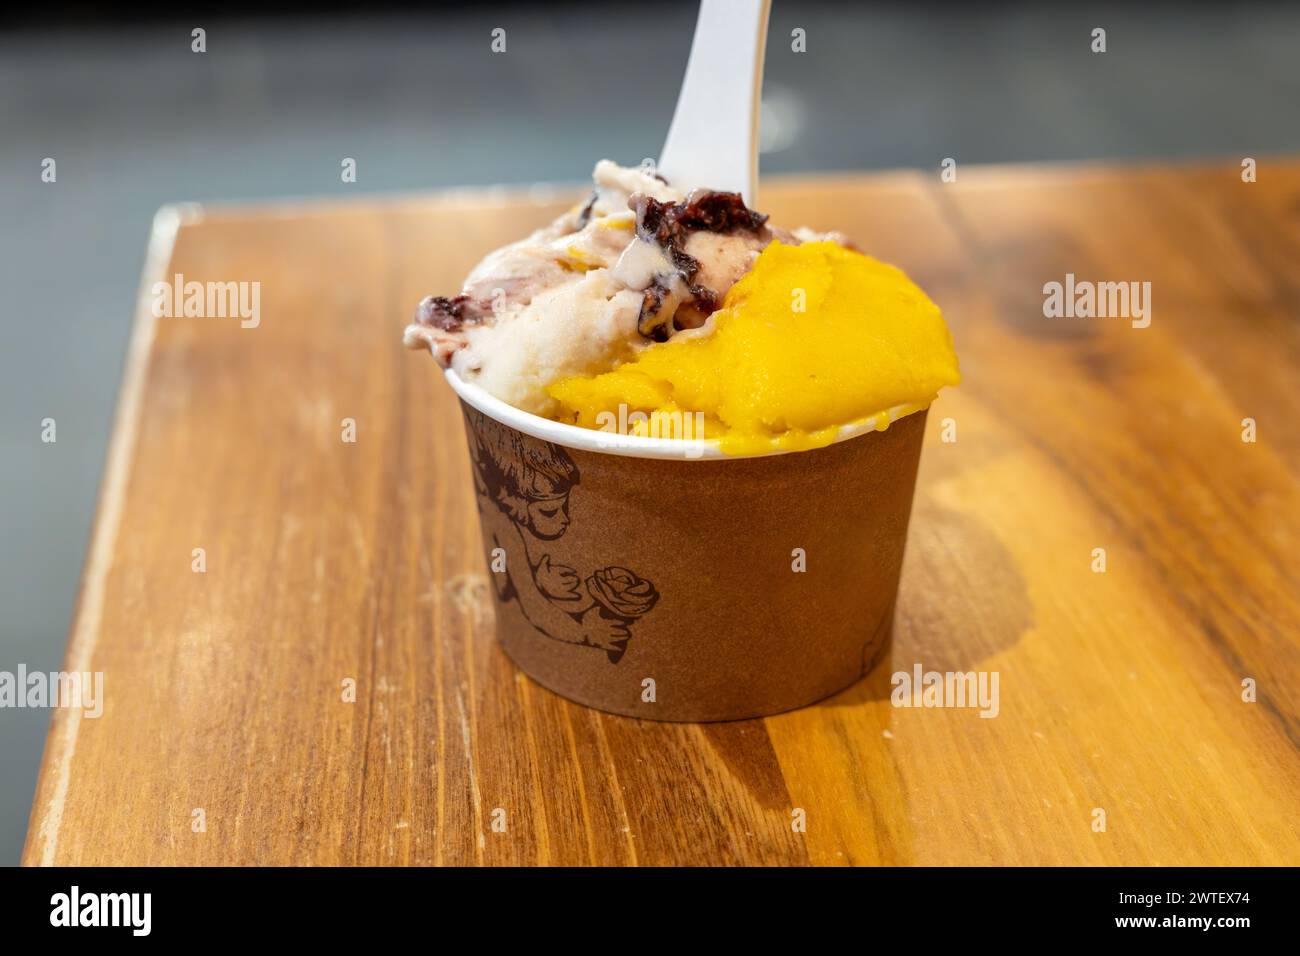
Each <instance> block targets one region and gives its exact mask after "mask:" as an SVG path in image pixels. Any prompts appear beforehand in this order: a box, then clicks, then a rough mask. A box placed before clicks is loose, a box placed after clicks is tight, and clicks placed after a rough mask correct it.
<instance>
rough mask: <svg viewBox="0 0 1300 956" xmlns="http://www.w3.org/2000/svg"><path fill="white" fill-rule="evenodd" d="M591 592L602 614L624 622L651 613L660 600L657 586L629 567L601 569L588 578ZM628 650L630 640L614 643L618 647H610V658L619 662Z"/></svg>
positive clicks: (589, 592) (629, 621) (627, 623)
mask: <svg viewBox="0 0 1300 956" xmlns="http://www.w3.org/2000/svg"><path fill="white" fill-rule="evenodd" d="M587 593H588V594H589V595H591V599H592V600H593V601H595V602H596V604H597V605H598V606H599V607H600V613H601V616H602V617H607V618H611V619H614V620H619V621H622V622H623V624H625V625H630V624H631V623H632V622H633V621H634V620H636V619H637V618H638V617H640V616H641V615H642V614H645V613H647V612H648V611H649V610H650V609H651V608H653V607H654V606H655V602H656V601H658V600H659V592H658V591H656V590H655V586H654V585H653V584H651V583H650V582H649V581H647V580H646V579H645V578H643V577H640V576H639V575H637V574H636V573H635V572H633V571H629V570H628V569H627V568H620V567H610V568H601V569H600V570H599V571H597V572H596V573H595V574H593V575H592V576H591V577H589V578H587ZM626 650H627V640H626V639H625V640H622V641H616V642H614V647H612V648H606V653H607V654H608V655H609V660H610V662H611V663H613V664H617V663H618V662H619V660H620V659H621V658H622V657H623V654H624V652H625V651H626Z"/></svg>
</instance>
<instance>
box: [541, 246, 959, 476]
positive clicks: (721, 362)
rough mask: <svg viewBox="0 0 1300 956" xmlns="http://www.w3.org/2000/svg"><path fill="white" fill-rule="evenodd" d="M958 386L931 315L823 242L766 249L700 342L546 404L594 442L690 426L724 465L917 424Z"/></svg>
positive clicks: (865, 264) (866, 263) (918, 301)
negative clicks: (599, 431)
mask: <svg viewBox="0 0 1300 956" xmlns="http://www.w3.org/2000/svg"><path fill="white" fill-rule="evenodd" d="M960 380H961V374H960V372H959V371H958V368H957V356H956V353H955V352H954V351H953V347H952V336H951V335H950V334H949V333H948V327H947V325H945V324H944V321H943V315H942V314H941V313H940V311H939V307H938V306H936V305H935V304H934V303H933V302H931V301H930V299H929V298H928V297H927V296H926V294H925V293H924V292H922V291H921V290H920V289H919V288H918V287H917V286H916V285H915V284H914V283H913V282H912V281H911V280H910V279H908V278H907V276H906V275H904V274H903V273H902V272H901V271H900V270H899V269H896V268H895V267H893V266H891V265H887V264H886V263H883V262H879V261H877V260H875V259H872V258H871V257H870V256H865V255H862V254H861V253H858V252H853V251H851V250H849V249H845V248H844V247H843V246H840V245H838V244H837V243H834V242H809V243H804V244H803V245H798V246H790V245H784V244H782V243H780V242H773V243H771V244H770V245H768V246H767V247H766V248H765V249H764V250H763V251H762V253H760V254H759V256H758V259H757V260H756V261H755V263H754V267H753V269H751V270H750V271H749V272H748V273H747V274H746V275H745V276H744V277H743V278H741V279H740V281H739V282H737V283H736V284H735V285H734V286H732V287H731V289H730V291H728V292H727V294H726V297H725V298H724V299H723V303H722V307H721V308H720V309H719V310H718V311H717V312H716V313H714V315H713V317H712V319H711V328H710V327H709V326H706V327H705V328H704V329H701V330H699V331H698V332H688V333H678V334H677V335H676V336H674V337H673V338H672V339H670V340H669V341H667V342H664V343H661V344H657V345H652V346H650V347H648V348H646V349H644V350H643V351H641V352H640V353H638V355H637V356H636V358H635V359H633V360H631V361H629V362H626V363H624V364H623V365H620V366H619V367H617V368H615V369H613V370H611V371H609V372H605V373H603V374H600V375H592V376H577V377H573V378H566V379H562V380H560V381H558V382H555V383H554V384H552V385H551V386H550V387H549V388H548V389H547V391H548V392H549V394H550V395H551V397H552V398H554V399H555V400H556V401H557V402H558V403H559V405H560V411H559V412H558V413H557V414H556V415H555V418H556V419H557V420H558V421H565V422H571V423H573V424H577V425H581V426H583V427H586V428H600V427H602V425H603V424H604V423H605V422H608V421H611V420H617V421H627V420H628V418H629V414H631V416H632V418H633V420H634V421H637V420H639V421H641V422H642V424H641V426H640V427H639V428H638V429H637V430H638V431H641V432H643V433H649V434H656V433H659V434H668V432H667V431H664V432H657V431H656V429H655V427H654V425H655V423H656V420H657V419H659V418H664V417H666V416H677V417H680V416H681V415H682V414H683V413H699V416H698V417H699V418H702V420H703V423H704V431H705V434H704V437H705V438H716V439H718V441H719V445H720V447H721V448H722V450H723V451H725V452H728V453H730V454H758V453H761V452H765V451H771V450H774V449H800V448H816V447H820V446H822V445H828V444H830V443H831V442H832V441H833V440H834V439H835V436H836V434H837V433H838V431H839V429H840V427H841V426H844V425H851V424H856V423H859V422H862V421H864V420H873V421H874V424H875V427H877V428H884V427H887V426H888V424H889V410H890V409H895V408H897V407H898V406H903V409H902V411H903V412H910V411H918V410H920V409H922V408H924V407H926V406H927V405H929V403H930V402H931V401H932V400H933V399H934V397H935V395H936V394H937V393H938V391H939V389H941V388H943V387H944V386H945V385H956V384H957V383H958V382H959V381H960ZM620 406H622V409H621V412H622V414H620ZM637 412H640V413H641V415H640V416H637V415H636V414H635V413H637ZM687 437H694V438H698V437H700V436H699V435H698V433H697V434H693V435H689V436H687Z"/></svg>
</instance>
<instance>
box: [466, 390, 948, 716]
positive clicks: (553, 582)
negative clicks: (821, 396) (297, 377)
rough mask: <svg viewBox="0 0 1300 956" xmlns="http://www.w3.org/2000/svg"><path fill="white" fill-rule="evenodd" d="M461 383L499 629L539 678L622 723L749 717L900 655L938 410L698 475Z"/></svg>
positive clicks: (679, 463)
mask: <svg viewBox="0 0 1300 956" xmlns="http://www.w3.org/2000/svg"><path fill="white" fill-rule="evenodd" d="M448 379H449V381H451V382H452V385H453V387H454V388H455V389H456V391H457V393H458V394H459V395H460V397H461V405H462V409H463V411H464V413H465V425H466V434H467V438H468V441H469V452H470V464H471V471H472V473H473V479H474V483H475V488H476V491H477V497H478V511H479V521H480V524H481V527H482V531H483V546H484V550H485V553H486V556H487V563H488V570H489V574H488V577H489V578H490V580H491V581H492V582H493V585H494V586H493V593H494V597H495V605H496V621H497V633H498V635H499V637H500V639H501V643H502V645H503V646H504V648H505V650H506V653H508V654H509V655H510V657H511V658H512V659H513V660H514V661H515V662H516V663H517V664H518V665H519V666H520V667H521V668H523V670H524V671H525V672H526V673H527V674H528V675H529V676H530V677H532V678H533V679H534V680H536V681H537V682H538V683H540V684H542V685H543V686H545V687H548V688H550V689H551V690H553V691H555V692H556V693H558V694H561V695H563V696H565V697H567V698H569V699H570V700H574V701H577V702H578V703H581V704H586V705H588V706H590V707H596V708H599V709H600V710H605V711H610V712H613V713H616V714H626V715H628V716H633V717H643V718H648V719H652V720H678V721H712V720H735V719H740V718H746V717H759V716H763V715H766V714H775V713H779V712H780V711H784V710H790V709H792V708H795V707H801V706H803V705H805V704H810V703H813V702H814V701H817V700H820V699H822V698H823V697H826V696H828V695H830V694H833V693H835V692H836V691H839V690H842V689H843V688H845V687H847V686H848V685H850V684H852V683H853V682H854V681H856V680H858V679H859V678H860V677H862V676H863V675H864V674H865V673H866V672H867V670H868V669H869V668H870V667H871V665H872V664H873V663H874V661H875V660H876V659H877V657H879V655H880V654H881V652H882V651H883V650H884V649H885V648H886V646H887V644H888V641H889V637H890V632H891V629H892V624H893V615H894V601H895V597H896V594H897V591H898V576H899V570H900V567H901V565H902V559H903V546H904V543H905V541H906V538H907V521H908V516H909V513H910V511H911V505H912V490H913V487H914V485H915V482H916V469H917V463H918V460H919V458H920V452H921V438H922V433H923V431H924V427H925V418H926V412H925V411H920V412H916V413H914V414H911V415H907V416H905V417H902V418H900V419H898V420H897V421H895V422H894V423H893V424H892V425H890V427H889V428H888V429H886V430H885V431H883V432H873V431H869V432H865V433H863V434H860V435H857V436H855V437H852V438H848V439H846V440H841V441H839V442H837V443H835V444H833V445H830V446H827V447H825V448H819V449H816V450H813V451H805V452H796V453H790V454H775V455H767V456H763V457H756V458H719V457H705V458H700V459H697V460H691V459H689V458H687V457H686V456H685V455H684V454H682V452H681V446H680V443H677V446H676V450H675V452H667V453H665V452H664V446H665V445H668V444H669V443H668V442H667V441H666V440H652V439H629V438H626V437H622V436H603V435H602V434H601V433H596V432H591V431H588V430H586V429H578V428H575V427H573V426H568V425H562V424H558V423H555V422H547V421H545V420H544V419H540V418H536V417H535V416H531V415H526V414H525V413H523V412H519V411H518V410H516V409H512V408H509V406H505V405H504V404H503V403H500V402H498V401H497V400H496V399H493V398H491V397H490V396H487V395H486V393H483V392H482V391H481V390H480V389H477V388H475V387H473V386H469V385H466V384H465V383H463V382H460V381H459V379H457V378H455V375H454V373H448ZM500 419H506V421H509V422H512V423H513V424H507V423H506V421H502V420H500ZM516 425H519V426H520V427H515V426H516ZM521 428H522V429H526V431H525V430H521ZM598 436H599V437H600V438H601V439H620V441H621V442H622V444H620V445H617V446H616V447H614V448H612V449H607V450H595V449H596V445H595V442H594V439H595V438H596V437H598ZM553 439H559V440H553ZM638 442H639V443H640V444H641V445H643V446H644V445H646V444H647V443H654V444H656V445H658V446H659V448H658V451H657V453H658V454H660V455H664V454H673V455H674V457H657V458H651V457H635V454H637V452H636V451H635V448H634V446H636V445H637V443H638ZM629 449H634V450H632V451H629Z"/></svg>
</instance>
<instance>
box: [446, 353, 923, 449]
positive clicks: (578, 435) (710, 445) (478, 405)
mask: <svg viewBox="0 0 1300 956" xmlns="http://www.w3.org/2000/svg"><path fill="white" fill-rule="evenodd" d="M443 374H444V376H445V377H446V379H447V384H448V385H450V386H451V389H452V391H454V392H455V393H456V394H457V396H459V397H460V398H461V399H462V400H463V401H464V402H465V404H467V405H469V406H470V407H471V408H475V409H477V410H478V411H480V412H482V413H483V414H484V415H486V416H488V417H489V418H491V419H494V420H495V421H498V422H500V423H501V424H503V425H509V426H510V427H511V428H513V429H515V430H516V431H520V432H523V433H524V434H525V435H531V436H532V437H533V438H540V439H542V440H543V441H549V442H553V443H554V444H556V445H561V446H563V447H565V448H574V449H577V450H578V451H590V452H595V453H597V454H604V455H621V456H623V457H627V458H660V459H674V460H683V459H685V460H688V461H736V460H741V459H744V458H769V457H771V456H773V455H795V454H800V450H792V449H785V448H774V449H772V450H771V451H764V452H760V453H758V454H754V455H732V454H727V453H726V452H724V451H722V449H721V448H719V447H718V443H717V441H716V440H682V439H674V438H647V437H643V436H641V435H620V434H617V433H615V432H605V431H597V430H596V429H593V428H580V427H578V426H577V425H568V424H565V423H564V422H556V421H551V420H550V419H549V418H542V417H541V416H540V415H533V414H532V413H530V412H525V411H522V410H520V409H518V408H515V407H514V406H513V405H510V404H507V403H506V402H503V401H502V400H501V399H499V398H497V397H496V396H495V395H492V394H490V393H489V392H487V391H485V390H484V389H483V388H481V387H480V386H478V385H475V384H474V383H472V382H467V381H465V380H464V379H462V378H461V377H460V376H459V375H457V374H456V370H455V369H452V368H449V369H447V370H446V371H445V372H444V373H443ZM929 407H930V403H929V402H925V403H910V404H904V405H895V406H894V407H893V408H891V409H889V411H888V416H889V423H890V424H891V425H892V424H893V423H894V422H896V421H898V420H899V419H900V418H903V417H904V416H907V415H911V414H913V413H914V412H919V411H924V410H925V409H927V408H929ZM877 430H878V429H877V428H876V417H875V416H870V417H868V418H865V419H862V420H861V421H857V422H854V423H852V424H849V425H844V426H842V427H841V428H840V430H839V434H838V435H836V436H835V440H834V441H833V442H831V444H838V443H839V442H842V441H848V440H849V439H850V438H856V437H857V436H859V435H864V434H867V433H869V432H874V431H877ZM806 450H807V451H816V449H806Z"/></svg>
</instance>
